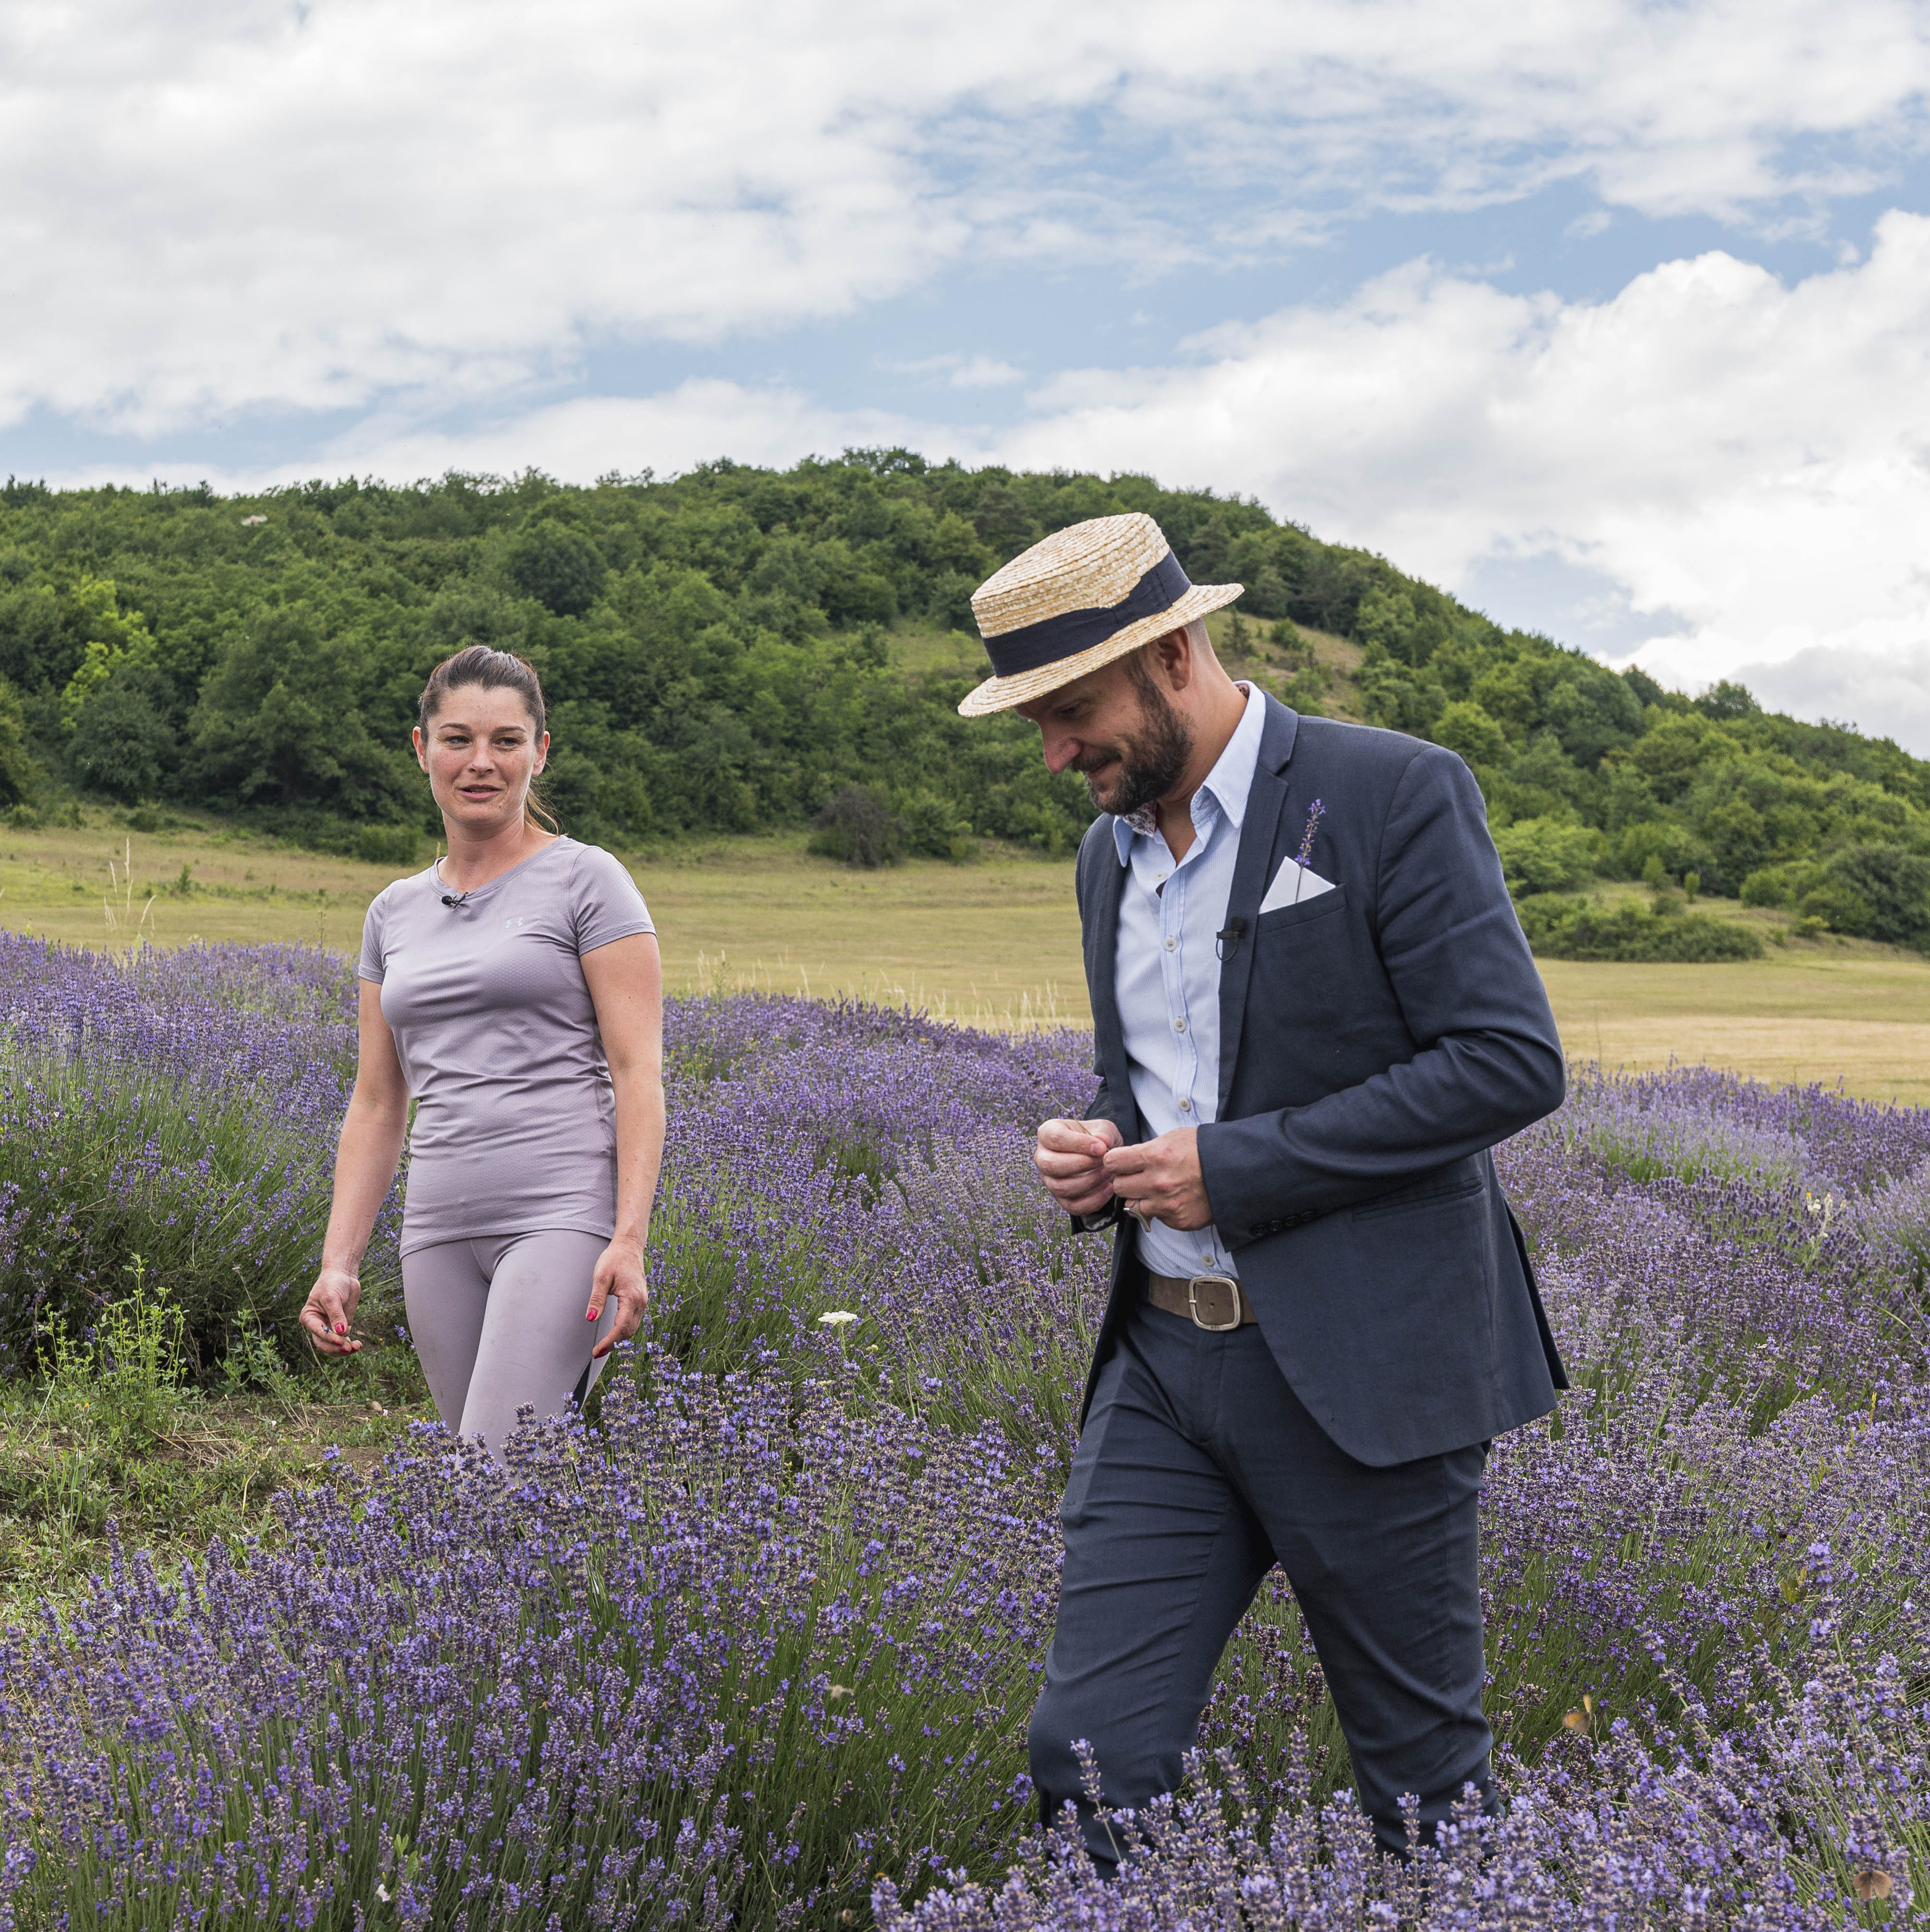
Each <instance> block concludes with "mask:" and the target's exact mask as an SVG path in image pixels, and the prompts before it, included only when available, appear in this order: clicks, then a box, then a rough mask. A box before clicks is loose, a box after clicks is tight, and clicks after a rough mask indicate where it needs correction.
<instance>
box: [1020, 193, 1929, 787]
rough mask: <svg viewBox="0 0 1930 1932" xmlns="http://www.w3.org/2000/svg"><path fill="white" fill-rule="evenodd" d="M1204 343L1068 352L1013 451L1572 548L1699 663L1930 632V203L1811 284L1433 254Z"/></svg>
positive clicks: (1344, 520)
mask: <svg viewBox="0 0 1930 1932" xmlns="http://www.w3.org/2000/svg"><path fill="white" fill-rule="evenodd" d="M1194 347H1195V349H1196V355H1197V359H1196V361H1195V362H1193V364H1191V365H1189V366H1183V367H1180V368H1160V369H1141V370H1129V371H1104V370H1091V371H1076V372H1071V373H1068V374H1065V375H1063V376H1061V377H1059V378H1058V379H1057V380H1055V381H1054V382H1053V383H1050V384H1049V385H1048V386H1046V387H1045V388H1044V389H1042V390H1040V392H1037V393H1036V395H1035V396H1034V402H1035V404H1037V408H1038V411H1039V413H1038V415H1037V416H1036V418H1035V419H1034V420H1033V421H1032V422H1030V423H1028V425H1026V426H1025V428H1023V429H1022V430H1020V431H1017V432H1015V433H1013V434H1010V435H1007V436H1006V437H1003V438H1001V440H1000V453H1001V457H1002V458H1003V459H1004V460H1007V461H1010V462H1013V463H1034V464H1046V463H1064V464H1069V465H1074V466H1082V467H1097V468H1100V469H1129V468H1132V469H1152V470H1154V472H1157V473H1158V474H1159V475H1161V476H1163V478H1166V480H1167V481H1169V482H1174V483H1192V484H1209V483H1210V484H1214V485H1215V486H1216V487H1220V488H1223V489H1225V488H1232V489H1238V490H1250V491H1252V492H1253V493H1255V494H1256V495H1258V496H1259V497H1260V498H1261V499H1262V500H1263V501H1264V502H1267V503H1268V505H1271V507H1272V508H1274V510H1275V511H1277V512H1278V513H1280V514H1287V515H1291V516H1293V517H1296V518H1298V519H1300V520H1303V521H1305V522H1307V523H1310V526H1312V527H1313V529H1316V531H1318V532H1320V533H1321V534H1322V535H1325V536H1328V537H1330V538H1339V539H1341V540H1344V541H1349V542H1354V543H1358V544H1364V545H1367V547H1370V548H1373V549H1376V550H1380V551H1382V552H1383V553H1385V554H1386V555H1387V556H1389V557H1391V558H1392V559H1394V560H1395V561H1396V562H1398V563H1400V565H1402V566H1403V567H1404V568H1408V569H1409V570H1412V571H1415V572H1417V573H1418V574H1421V575H1423V576H1427V577H1432V578H1433V579H1434V580H1436V581H1440V582H1442V583H1446V584H1448V585H1449V586H1454V585H1455V584H1457V583H1461V582H1463V581H1465V580H1466V578H1467V577H1468V576H1469V574H1470V572H1471V571H1473V569H1474V568H1475V566H1476V565H1477V564H1478V562H1480V561H1481V559H1486V558H1493V557H1496V556H1504V557H1505V556H1518V557H1522V558H1532V557H1535V556H1551V557H1553V558H1555V559H1559V560H1560V561H1561V562H1563V563H1565V564H1567V565H1571V566H1577V567H1579V568H1581V569H1583V570H1585V571H1587V572H1589V573H1591V574H1592V575H1594V576H1595V577H1597V578H1598V579H1600V580H1603V581H1604V583H1606V584H1607V585H1609V586H1614V587H1616V588H1617V589H1619V591H1620V592H1622V594H1623V595H1625V598H1626V600H1627V602H1628V606H1629V607H1631V609H1632V610H1634V612H1635V613H1648V614H1649V615H1650V616H1652V617H1653V618H1654V619H1655V630H1656V631H1657V632H1658V636H1657V637H1656V639H1655V641H1654V642H1652V643H1650V644H1649V645H1647V646H1644V647H1643V648H1642V649H1640V651H1639V652H1637V653H1636V655H1637V656H1639V658H1640V661H1642V662H1643V663H1644V664H1648V665H1649V666H1650V667H1652V668H1654V669H1656V670H1658V672H1660V673H1667V675H1668V676H1670V677H1671V678H1673V679H1677V680H1679V681H1682V682H1685V683H1687V684H1688V685H1690V687H1691V688H1696V687H1697V686H1699V685H1701V684H1703V683H1706V682H1709V681H1711V680H1712V679H1715V678H1717V677H1720V676H1729V675H1731V674H1733V673H1735V672H1736V671H1737V670H1739V668H1740V667H1742V666H1744V665H1745V664H1746V665H1763V664H1778V663H1781V662H1783V661H1786V660H1790V659H1793V658H1797V657H1799V655H1802V653H1805V652H1814V650H1816V649H1819V648H1825V647H1826V648H1828V649H1832V650H1838V651H1846V652H1850V653H1853V654H1862V655H1859V656H1856V657H1855V658H1853V661H1856V662H1857V663H1864V664H1868V665H1869V666H1872V667H1874V666H1876V665H1877V664H1891V663H1892V662H1894V661H1895V658H1894V654H1895V653H1896V652H1899V651H1904V650H1908V649H1913V648H1915V647H1916V646H1921V645H1923V644H1925V643H1930V553H1926V551H1925V547H1924V538H1923V533H1924V532H1925V530H1926V529H1930V219H1926V218H1925V217H1920V216H1916V215H1910V214H1889V215H1888V216H1886V217H1884V218H1883V221H1882V222H1881V223H1880V224H1879V226H1878V230H1877V241H1876V245H1875V246H1874V248H1873V249H1872V251H1871V254H1870V256H1869V257H1868V260H1866V261H1865V262H1864V263H1861V264H1860V265H1857V266H1851V267H1849V268H1846V269H1838V270H1835V271H1832V272H1829V273H1826V274H1821V275H1815V276H1813V277H1811V278H1809V279H1808V280H1807V281H1802V282H1799V283H1798V284H1796V285H1795V286H1793V287H1785V286H1784V284H1781V283H1780V282H1778V281H1777V280H1776V279H1775V278H1774V277H1773V276H1771V275H1769V274H1767V273H1766V272H1764V271H1763V270H1762V269H1759V268H1755V267H1752V266H1750V265H1748V263H1743V262H1741V261H1739V260H1736V259H1735V258H1734V257H1731V256H1728V255H1726V254H1710V255H1706V256H1703V257H1700V258H1698V259H1697V260H1690V261H1679V262H1671V263H1664V264H1663V265H1662V266H1660V267H1658V268H1657V269H1654V270H1652V271H1651V272H1649V273H1647V274H1645V275H1640V276H1638V277H1637V278H1635V279H1634V281H1631V283H1630V284H1628V287H1626V288H1625V289H1624V290H1622V291H1621V293H1619V294H1618V295H1617V296H1615V297H1614V298H1613V300H1610V301H1607V302H1599V303H1587V302H1561V301H1559V300H1556V299H1554V298H1553V297H1550V296H1538V297H1522V296H1512V295H1508V294H1505V293H1502V292H1500V291H1499V290H1495V289H1493V288H1492V287H1487V286H1486V285H1484V284H1480V283H1477V282H1471V281H1465V280H1461V279H1458V278H1454V277H1451V276H1448V275H1443V274H1441V273H1439V272H1436V271H1435V270H1433V269H1430V268H1429V267H1428V266H1427V265H1425V264H1416V265H1412V266H1409V267H1408V268H1406V269H1402V270H1400V271H1399V272H1397V273H1394V274H1393V275H1388V276H1385V277H1383V278H1381V279H1380V280H1379V281H1376V282H1375V283H1373V284H1370V285H1369V286H1368V287H1367V288H1365V289H1364V290H1362V291H1361V292H1360V293H1359V294H1358V296H1356V297H1355V298H1354V299H1352V300H1351V301H1349V302H1346V303H1345V304H1343V305H1340V306H1339V307H1337V308H1332V309H1328V310H1317V309H1312V308H1294V309H1289V310H1287V311H1283V312H1282V313H1281V314H1277V315H1276V316H1274V317H1271V318H1270V319H1268V320H1266V321H1265V322H1263V323H1259V324H1258V325H1256V326H1250V327H1241V328H1238V329H1222V330H1220V331H1217V332H1214V333H1212V334H1211V335H1208V336H1206V337H1204V338H1201V339H1200V341H1199V342H1198V343H1197V344H1196V345H1194ZM1664 632H1667V633H1672V634H1667V635H1661V633H1664ZM1845 661H1846V662H1847V661H1852V660H1850V659H1846V660H1845ZM1869 674H1870V675H1871V676H1879V673H1877V671H1875V670H1871V672H1870V673H1869ZM1880 675H1882V676H1887V675H1889V673H1887V672H1885V673H1880ZM1792 688H1793V687H1792ZM1874 688H1875V687H1874V686H1872V687H1871V690H1872V691H1874ZM1844 701H1845V702H1846V703H1847V700H1844ZM1873 702H1874V700H1873V698H1871V697H1869V696H1868V695H1865V697H1859V698H1858V699H1856V702H1855V705H1854V706H1853V708H1854V709H1856V710H1857V711H1858V712H1869V713H1870V715H1875V714H1874V711H1872V710H1871V705H1872V703H1873ZM1919 742H1922V744H1923V745H1924V746H1925V748H1926V749H1930V733H1926V734H1925V736H1924V737H1923V738H1922V739H1920V740H1919Z"/></svg>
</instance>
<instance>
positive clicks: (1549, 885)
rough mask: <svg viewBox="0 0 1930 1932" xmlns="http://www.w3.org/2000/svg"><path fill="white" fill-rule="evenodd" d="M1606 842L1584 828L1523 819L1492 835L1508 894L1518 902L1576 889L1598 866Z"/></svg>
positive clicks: (1544, 820) (1552, 819) (1572, 824)
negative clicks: (1537, 894)
mask: <svg viewBox="0 0 1930 1932" xmlns="http://www.w3.org/2000/svg"><path fill="white" fill-rule="evenodd" d="M1494 844H1495V849H1496V850H1497V851H1498V852H1499V853H1500V854H1501V869H1502V874H1503V875H1504V876H1505V877H1506V879H1507V880H1508V891H1509V892H1511V893H1512V894H1513V895H1514V897H1515V898H1517V899H1520V898H1526V896H1527V895H1528V894H1529V893H1530V892H1562V891H1565V890H1567V889H1569V888H1571V887H1572V886H1578V885H1580V883H1581V882H1582V881H1583V880H1584V879H1586V877H1588V876H1589V874H1590V873H1591V872H1592V871H1594V870H1595V867H1596V865H1597V864H1598V862H1599V861H1600V859H1601V854H1602V852H1603V850H1604V847H1605V846H1606V844H1607V841H1606V840H1605V839H1604V838H1603V836H1602V835H1601V833H1600V832H1597V831H1595V830H1594V829H1592V828H1591V827H1589V826H1586V825H1577V824H1574V823H1571V822H1570V823H1564V822H1563V821H1562V820H1560V819H1556V818H1524V819H1522V820H1519V821H1517V823H1514V824H1513V825H1504V826H1502V827H1501V828H1500V829H1499V830H1498V831H1497V832H1496V833H1495V835H1494Z"/></svg>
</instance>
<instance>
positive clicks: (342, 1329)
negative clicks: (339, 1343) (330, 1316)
mask: <svg viewBox="0 0 1930 1932" xmlns="http://www.w3.org/2000/svg"><path fill="white" fill-rule="evenodd" d="M348 1332H349V1325H348V1324H347V1322H337V1323H336V1324H335V1333H336V1334H338V1335H346V1334H347V1333H348Z"/></svg>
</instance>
